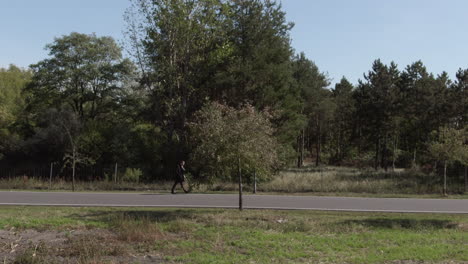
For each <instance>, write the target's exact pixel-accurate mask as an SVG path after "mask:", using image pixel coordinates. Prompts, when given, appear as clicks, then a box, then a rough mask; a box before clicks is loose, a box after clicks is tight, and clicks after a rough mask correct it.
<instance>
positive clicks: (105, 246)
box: [0, 228, 164, 264]
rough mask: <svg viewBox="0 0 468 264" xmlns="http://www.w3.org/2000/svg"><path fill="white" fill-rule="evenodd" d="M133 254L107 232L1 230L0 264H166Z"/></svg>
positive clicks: (147, 255)
mask: <svg viewBox="0 0 468 264" xmlns="http://www.w3.org/2000/svg"><path fill="white" fill-rule="evenodd" d="M133 251H134V250H133V248H132V245H131V244H129V243H125V242H123V241H121V240H119V239H118V235H117V234H115V233H113V232H111V231H109V230H105V229H90V230H88V229H83V230H68V231H54V230H47V231H37V230H32V229H28V230H15V229H13V228H12V229H10V230H0V263H22V264H29V263H34V264H36V263H37V264H42V263H48V264H49V263H80V264H85V263H89V264H91V263H143V264H146V263H164V261H163V258H162V257H161V256H159V255H152V254H148V253H147V254H134V253H132V252H133Z"/></svg>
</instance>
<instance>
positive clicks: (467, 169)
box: [465, 165, 468, 192]
mask: <svg viewBox="0 0 468 264" xmlns="http://www.w3.org/2000/svg"><path fill="white" fill-rule="evenodd" d="M465 192H468V165H465Z"/></svg>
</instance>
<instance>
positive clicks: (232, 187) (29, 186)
mask: <svg viewBox="0 0 468 264" xmlns="http://www.w3.org/2000/svg"><path fill="white" fill-rule="evenodd" d="M460 179H461V178H460V177H458V178H457V177H455V176H453V175H452V176H451V177H449V180H448V190H449V194H450V198H468V193H464V186H463V184H462V181H461V180H460ZM171 186H172V182H158V183H153V184H142V183H128V182H117V183H114V182H108V181H95V182H78V183H77V184H76V190H77V191H137V192H146V191H150V192H168V191H169V190H170V188H171ZM252 186H253V183H252V182H251V181H250V179H245V182H244V189H245V191H247V192H250V191H252ZM257 186H258V191H259V192H260V193H268V194H271V193H275V194H299V195H324V196H330V195H333V196H360V197H420V198H440V197H442V195H441V194H442V183H441V177H439V176H437V175H433V174H424V173H422V172H420V171H414V170H403V169H399V170H396V171H388V172H385V171H375V170H372V169H356V168H349V167H330V166H328V167H314V166H309V167H305V168H301V169H289V170H285V171H282V172H280V173H279V175H277V176H275V177H273V178H272V180H270V181H266V182H259V183H258V184H257ZM237 188H238V185H237V183H223V182H218V183H215V184H213V185H204V184H201V185H199V186H197V188H196V189H194V192H199V193H211V192H235V191H237ZM0 189H3V190H52V191H54V190H71V184H70V182H65V181H60V180H59V181H53V182H52V184H51V185H49V182H47V181H42V180H37V179H34V178H28V179H25V178H12V179H1V180H0Z"/></svg>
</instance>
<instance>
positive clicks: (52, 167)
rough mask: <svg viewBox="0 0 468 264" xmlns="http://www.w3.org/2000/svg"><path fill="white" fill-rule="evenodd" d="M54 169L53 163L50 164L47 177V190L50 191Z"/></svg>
mask: <svg viewBox="0 0 468 264" xmlns="http://www.w3.org/2000/svg"><path fill="white" fill-rule="evenodd" d="M53 169H54V163H53V162H51V163H50V175H49V190H50V189H52V173H53Z"/></svg>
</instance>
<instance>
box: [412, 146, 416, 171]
mask: <svg viewBox="0 0 468 264" xmlns="http://www.w3.org/2000/svg"><path fill="white" fill-rule="evenodd" d="M412 167H413V168H414V167H416V147H415V148H414V152H413V165H412Z"/></svg>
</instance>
